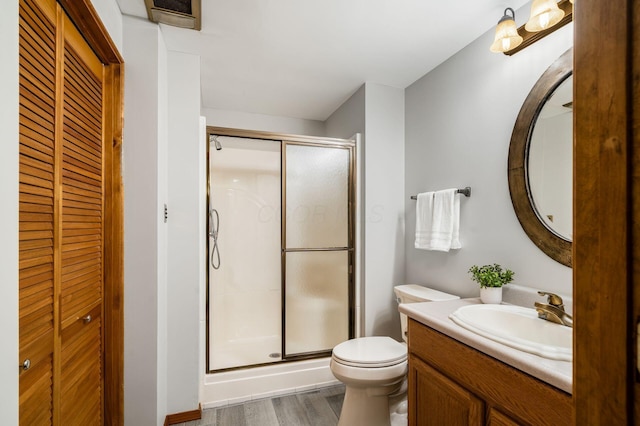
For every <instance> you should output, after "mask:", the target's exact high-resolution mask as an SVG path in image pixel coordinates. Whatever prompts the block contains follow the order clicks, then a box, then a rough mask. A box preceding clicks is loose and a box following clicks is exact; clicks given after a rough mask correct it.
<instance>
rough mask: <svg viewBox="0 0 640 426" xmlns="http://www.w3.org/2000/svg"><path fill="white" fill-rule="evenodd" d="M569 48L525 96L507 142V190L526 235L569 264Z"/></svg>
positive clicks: (571, 226) (571, 191)
mask: <svg viewBox="0 0 640 426" xmlns="http://www.w3.org/2000/svg"><path fill="white" fill-rule="evenodd" d="M572 61H573V51H572V50H569V51H567V52H566V53H565V54H563V55H562V56H561V57H560V58H559V59H558V60H556V62H554V63H553V64H552V65H551V66H550V67H549V68H548V69H547V71H545V73H544V74H543V75H542V76H541V77H540V79H539V80H538V82H537V83H536V84H535V86H534V87H533V89H531V92H530V93H529V95H528V96H527V99H526V100H525V101H524V104H523V105H522V108H521V109H520V113H519V114H518V118H517V119H516V124H515V126H514V129H513V133H512V135H511V144H510V145H509V165H508V173H509V191H510V193H511V201H512V203H513V207H514V210H515V212H516V215H517V216H518V220H519V221H520V224H521V225H522V228H523V229H524V231H525V232H526V234H527V235H528V236H529V238H530V239H531V240H532V241H533V242H534V243H535V244H536V245H537V246H538V247H539V248H540V249H541V250H542V251H543V252H545V253H546V254H547V255H548V256H550V257H551V258H553V259H554V260H556V261H558V262H560V263H562V264H563V265H566V266H571V235H572V228H573V224H572V216H573V212H572V204H573V178H572V176H573V160H572V157H573V112H572V105H573V102H572V95H573V78H572V75H571V74H572Z"/></svg>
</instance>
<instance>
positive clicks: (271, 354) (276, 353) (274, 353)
mask: <svg viewBox="0 0 640 426" xmlns="http://www.w3.org/2000/svg"><path fill="white" fill-rule="evenodd" d="M280 356H281V355H280V352H273V353H270V354H269V358H280Z"/></svg>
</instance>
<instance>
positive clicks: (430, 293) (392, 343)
mask: <svg viewBox="0 0 640 426" xmlns="http://www.w3.org/2000/svg"><path fill="white" fill-rule="evenodd" d="M394 292H395V294H396V297H397V301H398V303H415V302H428V301H438V300H451V299H459V297H458V296H454V295H451V294H447V293H443V292H441V291H437V290H433V289H430V288H426V287H422V286H419V285H415V284H405V285H401V286H396V287H394ZM400 317H401V321H400V322H401V325H402V338H403V339H404V340H405V342H406V330H407V318H406V315H404V314H400ZM330 368H331V372H332V373H333V375H334V376H335V377H336V379H338V380H340V381H341V382H342V383H344V385H345V396H344V402H343V403H342V411H341V413H340V419H339V421H338V426H357V425H366V426H389V425H390V413H389V397H390V396H394V399H395V400H397V399H398V395H399V392H403V391H404V392H406V387H403V382H404V381H405V378H406V376H407V369H408V366H407V346H406V343H399V342H397V341H396V340H394V339H392V338H391V337H387V336H374V337H359V338H356V339H352V340H347V341H346V342H342V343H340V344H339V345H337V346H336V347H335V348H333V352H332V355H331V363H330ZM404 415H406V414H404Z"/></svg>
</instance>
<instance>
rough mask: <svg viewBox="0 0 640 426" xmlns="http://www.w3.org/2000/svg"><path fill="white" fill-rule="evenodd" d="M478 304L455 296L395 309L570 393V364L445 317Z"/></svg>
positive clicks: (571, 370)
mask: <svg viewBox="0 0 640 426" xmlns="http://www.w3.org/2000/svg"><path fill="white" fill-rule="evenodd" d="M479 303H482V302H480V299H457V300H448V301H444V302H423V303H401V304H400V305H399V310H400V312H402V313H405V314H407V316H409V318H412V319H414V320H416V321H418V322H420V323H422V324H424V325H426V326H428V327H430V328H432V329H434V330H437V331H439V332H441V333H443V334H446V335H447V336H449V337H451V338H453V339H455V340H457V341H459V342H461V343H464V344H465V345H467V346H470V347H472V348H474V349H477V350H479V351H480V352H483V353H485V354H487V355H489V356H492V357H494V358H496V359H498V360H500V361H502V362H504V363H505V364H508V365H510V366H512V367H515V368H517V369H518V370H520V371H523V372H525V373H528V374H530V375H531V376H534V377H537V378H538V379H540V380H542V381H543V382H546V383H549V384H550V385H552V386H555V387H557V388H559V389H561V390H563V391H565V392H568V393H572V390H573V386H572V381H573V363H572V362H568V361H556V360H552V359H547V358H542V357H540V356H538V355H533V354H530V353H527V352H522V351H519V350H517V349H513V348H511V347H509V346H505V345H503V344H501V343H498V342H494V341H493V340H490V339H487V338H485V337H482V336H479V335H477V334H475V333H473V332H471V331H469V330H467V329H465V328H462V327H460V326H459V325H457V324H456V323H454V322H453V321H452V320H451V319H449V314H451V313H452V312H454V311H455V310H456V309H458V308H459V307H461V306H466V305H476V304H479Z"/></svg>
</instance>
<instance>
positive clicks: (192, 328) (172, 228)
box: [165, 51, 206, 413]
mask: <svg viewBox="0 0 640 426" xmlns="http://www.w3.org/2000/svg"><path fill="white" fill-rule="evenodd" d="M168 71H169V81H168V83H169V120H168V123H169V125H168V127H169V161H168V166H169V173H168V191H169V219H168V228H169V236H168V250H169V251H168V259H167V260H168V287H167V300H168V305H167V317H166V320H167V327H168V328H167V331H168V336H167V337H168V348H167V355H168V359H167V361H168V362H167V369H166V370H165V371H166V377H167V389H168V393H167V410H168V411H167V412H168V413H180V412H184V411H191V410H195V409H197V408H198V403H199V400H198V396H199V395H198V390H199V377H200V371H199V370H198V366H199V360H200V353H199V349H200V340H201V339H204V336H201V335H200V334H199V327H200V324H199V318H200V312H199V310H198V306H199V305H200V296H201V295H200V284H201V283H200V279H201V275H202V274H201V271H202V270H203V269H204V268H205V267H206V265H205V264H203V263H202V260H201V257H202V256H201V254H202V251H204V250H205V248H204V247H202V246H201V235H200V233H201V232H202V229H203V228H202V223H201V221H202V212H201V210H200V209H201V208H202V206H201V198H202V193H201V192H200V190H201V188H202V181H204V179H205V176H204V175H201V172H203V169H202V168H201V167H200V163H201V161H204V158H202V156H201V148H202V146H203V145H204V144H205V140H204V139H201V138H200V134H199V131H200V129H199V120H200V58H199V57H198V56H195V55H191V54H185V53H178V52H172V51H169V52H168ZM202 297H204V295H202Z"/></svg>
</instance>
